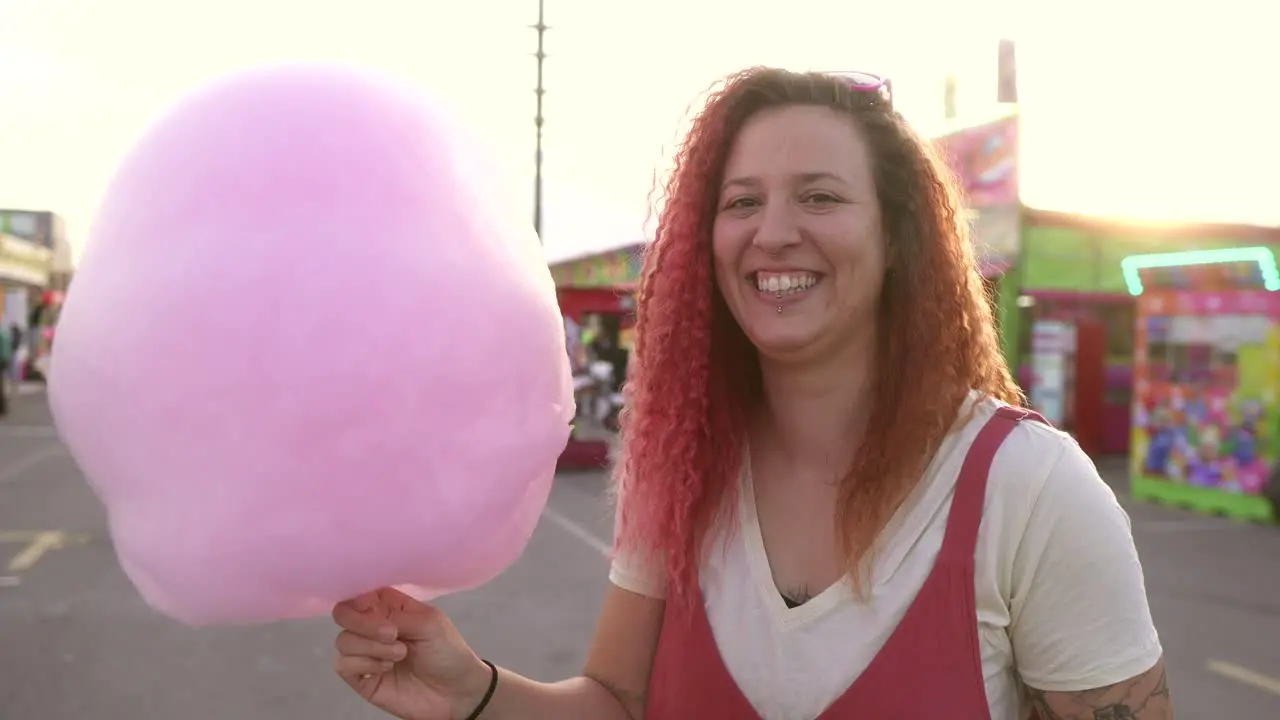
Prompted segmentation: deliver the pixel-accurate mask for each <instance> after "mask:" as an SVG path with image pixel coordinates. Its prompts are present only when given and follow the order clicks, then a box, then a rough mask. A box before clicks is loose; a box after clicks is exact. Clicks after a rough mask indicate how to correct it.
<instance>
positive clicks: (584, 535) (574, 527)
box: [542, 505, 613, 558]
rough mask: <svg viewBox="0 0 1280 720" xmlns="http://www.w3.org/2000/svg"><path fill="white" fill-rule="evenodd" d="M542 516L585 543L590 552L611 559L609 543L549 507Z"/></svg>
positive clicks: (611, 552)
mask: <svg viewBox="0 0 1280 720" xmlns="http://www.w3.org/2000/svg"><path fill="white" fill-rule="evenodd" d="M542 516H543V517H545V518H546V519H548V520H550V521H551V522H553V523H555V524H556V525H558V526H560V529H562V530H564V531H565V532H567V533H569V534H570V535H572V536H574V537H576V538H578V539H579V540H581V541H582V542H584V543H586V545H587V547H589V548H591V549H592V550H595V551H596V552H598V553H600V554H601V555H603V556H605V557H606V558H611V557H613V548H611V547H610V546H609V543H607V542H605V541H603V540H601V539H600V538H598V537H596V536H595V534H594V533H592V532H591V531H590V530H588V529H586V528H585V527H583V526H581V525H579V524H578V523H576V522H574V521H572V520H570V519H569V518H567V517H565V516H564V515H561V514H560V513H559V512H557V511H556V510H554V509H552V508H551V506H550V505H548V506H547V507H546V509H544V510H543V511H542Z"/></svg>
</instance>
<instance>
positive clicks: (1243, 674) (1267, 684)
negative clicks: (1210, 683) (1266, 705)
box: [1205, 660, 1280, 695]
mask: <svg viewBox="0 0 1280 720" xmlns="http://www.w3.org/2000/svg"><path fill="white" fill-rule="evenodd" d="M1205 667H1207V668H1208V669H1209V672H1211V673H1213V674H1214V675H1219V676H1221V677H1224V678H1227V679H1228V680H1235V681H1236V682H1238V683H1240V684H1242V685H1248V686H1249V687H1252V688H1256V689H1258V690H1261V691H1263V692H1268V693H1271V694H1272V695H1280V680H1277V679H1276V678H1273V677H1268V676H1266V675H1263V674H1262V673H1260V672H1254V671H1253V670H1250V669H1249V668H1247V667H1241V666H1239V665H1235V664H1233V663H1229V662H1222V661H1221V660H1210V661H1209V663H1208V664H1207V665H1206V666H1205Z"/></svg>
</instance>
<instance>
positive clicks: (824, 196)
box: [804, 192, 840, 204]
mask: <svg viewBox="0 0 1280 720" xmlns="http://www.w3.org/2000/svg"><path fill="white" fill-rule="evenodd" d="M804 201H805V202H808V203H819V204H826V203H836V202H840V198H838V197H836V196H835V195H832V194H831V193H823V192H819V193H809V194H808V195H806V196H805V197H804Z"/></svg>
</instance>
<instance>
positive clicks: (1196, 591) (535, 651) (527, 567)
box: [0, 395, 1280, 720]
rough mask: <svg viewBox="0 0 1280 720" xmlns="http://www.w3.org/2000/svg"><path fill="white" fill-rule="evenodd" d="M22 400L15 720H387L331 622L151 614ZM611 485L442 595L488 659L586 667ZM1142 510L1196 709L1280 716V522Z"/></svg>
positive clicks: (1171, 646)
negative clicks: (231, 624) (475, 585)
mask: <svg viewBox="0 0 1280 720" xmlns="http://www.w3.org/2000/svg"><path fill="white" fill-rule="evenodd" d="M15 406H16V407H15V412H14V414H13V415H12V416H11V417H10V418H8V419H5V420H0V718H3V719H4V720H87V719H88V718H93V719H94V720H153V719H154V720H214V719H216V720H226V718H237V719H238V720H268V719H269V720H279V719H280V718H290V719H292V718H298V719H299V720H301V719H302V718H306V719H307V720H359V719H360V718H375V717H379V716H378V715H377V714H376V713H373V712H372V711H369V710H368V709H366V708H364V707H362V704H361V703H360V702H359V701H357V700H356V699H355V698H353V697H352V696H351V694H350V693H349V692H348V691H347V689H346V687H345V686H343V685H342V684H341V683H340V682H339V681H338V680H337V679H336V678H334V677H333V676H332V675H331V673H330V672H329V661H330V647H331V642H332V637H333V630H332V628H331V627H330V625H329V623H328V622H327V621H324V620H321V621H316V622H302V623H289V624H280V625H276V626H271V627H267V628H257V629H241V630H205V631H198V632H197V631H191V630H186V629H183V628H181V627H178V626H176V625H174V624H173V623H170V622H168V621H166V620H164V619H163V618H161V617H159V616H157V615H156V614H154V613H152V612H151V611H149V610H148V609H147V608H146V607H145V606H144V605H143V604H142V602H141V601H140V600H139V599H138V597H137V595H136V593H135V592H134V591H133V589H132V587H131V586H130V585H129V584H128V582H127V581H126V580H125V578H124V576H123V575H122V574H121V572H120V571H119V569H118V567H117V566H116V564H115V559H114V556H113V555H112V551H111V547H110V544H109V542H108V540H107V538H106V536H105V534H104V518H103V515H102V512H101V510H100V508H99V507H98V504H97V502H96V500H95V499H94V498H93V496H92V495H91V494H90V493H89V492H88V490H87V489H86V488H85V486H84V484H83V481H82V480H81V478H80V476H79V474H78V472H77V470H76V468H75V466H74V464H73V463H72V461H71V459H70V458H69V457H68V456H67V454H66V453H65V451H64V450H63V449H62V447H61V446H60V445H59V444H58V442H57V438H56V437H55V435H54V433H53V430H52V428H51V427H50V421H49V417H48V413H47V411H46V410H45V408H44V406H43V401H42V398H41V397H40V396H39V395H29V396H25V397H22V398H19V399H18V400H17V401H16V402H15ZM1113 469H1114V468H1112V467H1111V466H1109V465H1108V466H1106V467H1105V468H1104V470H1107V471H1111V470H1113ZM602 488H603V484H602V478H601V477H600V476H598V475H580V476H567V477H562V478H560V479H559V480H558V481H557V485H556V488H555V491H554V494H553V496H552V499H551V503H550V507H549V509H548V511H547V514H546V515H545V516H544V518H543V523H542V524H541V525H540V526H539V528H538V531H537V533H536V535H535V536H534V540H533V543H532V545H531V546H530V548H529V550H528V552H527V553H526V554H525V556H524V558H523V559H522V560H521V561H520V562H519V563H518V564H517V565H516V566H515V567H513V568H512V569H511V570H510V571H509V572H507V573H506V574H505V575H504V576H502V577H501V578H500V579H499V580H497V581H496V582H494V583H493V584H492V585H490V586H488V587H485V588H483V589H481V590H479V591H476V592H473V593H469V594H467V595H465V596H458V597H454V598H450V599H449V600H448V601H447V602H445V603H442V605H444V606H445V607H446V609H448V610H449V611H450V613H451V614H452V616H453V617H454V619H455V621H456V622H457V623H458V625H459V626H461V628H462V629H463V631H464V632H465V633H466V635H467V636H468V638H470V640H471V641H472V642H473V644H474V645H475V646H476V647H477V648H478V649H479V651H480V652H481V653H482V654H484V655H486V656H488V657H490V658H493V659H495V660H497V661H500V662H502V663H504V664H506V665H508V666H510V667H512V668H513V669H515V670H517V671H520V672H523V673H525V674H528V675H531V676H533V677H535V678H539V679H555V678H559V677H563V676H566V675H568V674H570V673H574V672H576V670H577V668H578V667H579V665H580V663H581V662H582V658H583V653H584V651H585V647H586V642H587V638H588V636H589V634H590V631H591V627H592V625H593V624H594V622H595V613H596V610H597V607H598V603H599V601H600V598H601V596H602V594H603V591H604V586H605V583H606V582H607V581H606V579H605V572H606V562H605V560H604V557H603V554H602V551H603V549H604V545H603V542H602V541H603V539H605V538H607V537H609V526H610V514H609V511H608V509H607V508H606V506H605V504H604V500H603V499H602V497H601V490H602ZM1121 489H1122V488H1121ZM1130 513H1131V515H1132V516H1133V520H1134V528H1135V534H1136V536H1137V539H1138V543H1139V548H1140V550H1141V552H1142V557H1143V561H1144V563H1145V566H1146V571H1147V583H1148V589H1149V592H1150V596H1151V603H1152V606H1153V609H1154V612H1155V615H1156V620H1157V623H1158V624H1159V627H1160V631H1161V635H1162V637H1163V639H1164V643H1165V646H1166V649H1167V653H1168V662H1169V665H1170V673H1171V675H1172V679H1173V682H1174V691H1175V693H1176V697H1177V703H1178V710H1179V712H1178V717H1179V718H1188V719H1190V720H1197V719H1203V720H1218V719H1220V718H1230V719H1231V720H1254V719H1256V720H1274V719H1275V718H1280V528H1260V527H1253V526H1243V525H1237V524H1233V523H1230V522H1227V521H1223V520H1218V519H1213V518H1200V517H1196V516H1192V515H1189V514H1186V513H1182V512H1177V511H1172V510H1166V509H1163V508H1155V507H1149V506H1131V507H1130ZM6 567H7V568H8V569H6Z"/></svg>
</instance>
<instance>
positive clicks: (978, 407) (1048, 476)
mask: <svg viewBox="0 0 1280 720" xmlns="http://www.w3.org/2000/svg"><path fill="white" fill-rule="evenodd" d="M1002 407H1008V405H1007V404H1006V403H1003V402H1001V401H999V400H996V399H994V398H992V397H990V396H985V395H982V394H979V393H976V392H975V393H974V394H972V395H971V396H970V401H969V409H970V410H969V412H966V413H964V414H963V415H962V418H963V419H964V421H963V425H962V427H961V428H960V429H959V433H960V434H961V435H962V436H964V437H963V440H964V442H965V445H966V446H971V445H972V442H973V440H974V439H975V438H976V437H977V435H978V433H979V432H980V431H981V430H982V428H983V427H985V426H986V425H987V423H988V422H990V421H991V419H992V418H993V417H994V416H995V414H996V411H997V410H999V409H1000V408H1002ZM1062 484H1066V485H1068V486H1074V489H1076V490H1082V491H1090V490H1095V491H1096V490H1101V491H1103V492H1102V493H1101V494H1102V495H1105V496H1109V499H1110V500H1111V501H1114V499H1115V494H1114V492H1112V491H1111V489H1110V487H1109V486H1107V484H1106V483H1105V482H1104V481H1103V479H1102V477H1101V475H1100V474H1099V472H1098V469H1097V467H1096V466H1095V465H1094V463H1093V460H1091V459H1090V458H1089V456H1088V455H1087V454H1086V453H1085V452H1084V450H1082V449H1081V448H1080V445H1079V444H1078V443H1077V442H1076V440H1075V438H1073V437H1072V436H1071V435H1070V434H1069V433H1066V432H1064V431H1062V430H1059V429H1058V428H1055V427H1053V426H1052V425H1049V424H1048V423H1044V422H1040V421H1039V420H1036V419H1034V418H1032V417H1028V418H1026V419H1024V420H1022V421H1021V422H1019V423H1018V425H1017V427H1015V428H1014V429H1013V430H1012V431H1010V433H1009V435H1008V436H1007V437H1006V438H1005V440H1004V442H1003V443H1002V444H1001V446H1000V449H999V450H998V451H997V452H996V456H995V459H994V460H993V462H992V466H991V472H990V475H989V477H988V487H989V489H990V491H998V492H1003V493H1016V494H1020V495H1024V496H1026V498H1027V499H1028V500H1029V501H1034V500H1035V499H1036V498H1038V497H1039V496H1040V495H1041V494H1042V493H1043V492H1045V491H1055V492H1056V491H1057V490H1058V488H1057V487H1056V486H1058V485H1062ZM1091 494H1092V493H1091Z"/></svg>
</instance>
